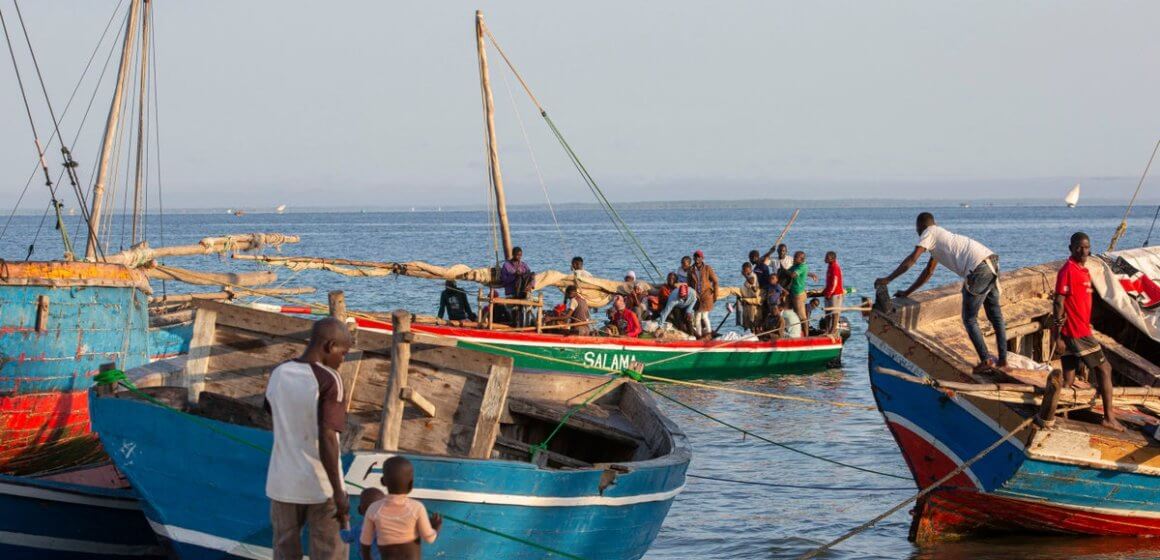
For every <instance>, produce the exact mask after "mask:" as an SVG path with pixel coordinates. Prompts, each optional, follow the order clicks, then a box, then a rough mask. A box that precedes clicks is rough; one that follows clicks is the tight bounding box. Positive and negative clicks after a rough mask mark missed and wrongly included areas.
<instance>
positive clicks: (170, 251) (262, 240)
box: [105, 233, 299, 267]
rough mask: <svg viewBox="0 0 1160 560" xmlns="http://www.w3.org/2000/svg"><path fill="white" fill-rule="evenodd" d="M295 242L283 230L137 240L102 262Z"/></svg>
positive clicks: (132, 262) (143, 261) (133, 263)
mask: <svg viewBox="0 0 1160 560" xmlns="http://www.w3.org/2000/svg"><path fill="white" fill-rule="evenodd" d="M298 241H299V239H298V236H297V235H287V234H284V233H246V234H240V235H223V236H218V237H206V238H203V239H202V240H201V241H199V242H197V243H192V244H189V245H174V246H170V247H157V248H153V247H150V246H149V243H148V242H141V243H138V244H137V245H135V246H133V247H132V248H129V249H126V250H124V251H121V252H119V253H114V254H112V255H108V256H107V257H105V262H110V263H114V264H123V265H125V266H128V267H138V266H144V265H147V264H149V263H151V262H154V261H156V260H157V259H161V258H166V257H188V256H193V255H213V254H219V253H228V252H231V251H253V250H256V249H261V248H264V247H275V248H276V247H281V246H282V245H283V244H286V243H298Z"/></svg>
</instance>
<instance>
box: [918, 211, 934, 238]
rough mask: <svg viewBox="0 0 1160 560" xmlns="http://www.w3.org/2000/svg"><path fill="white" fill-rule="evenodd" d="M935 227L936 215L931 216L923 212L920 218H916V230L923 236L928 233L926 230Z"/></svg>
mask: <svg viewBox="0 0 1160 560" xmlns="http://www.w3.org/2000/svg"><path fill="white" fill-rule="evenodd" d="M933 225H935V223H934V214H931V213H930V212H923V213H921V214H919V215H918V218H915V220H914V229H915V231H917V232H918V234H919V235H922V232H924V231H926V228H928V227H930V226H933Z"/></svg>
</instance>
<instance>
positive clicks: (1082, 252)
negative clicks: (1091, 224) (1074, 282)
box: [1067, 231, 1092, 264]
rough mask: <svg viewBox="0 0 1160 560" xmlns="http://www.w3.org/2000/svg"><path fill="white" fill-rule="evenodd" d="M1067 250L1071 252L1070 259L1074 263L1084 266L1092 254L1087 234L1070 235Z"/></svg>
mask: <svg viewBox="0 0 1160 560" xmlns="http://www.w3.org/2000/svg"><path fill="white" fill-rule="evenodd" d="M1067 248H1068V249H1070V250H1071V258H1073V259H1075V262H1078V263H1079V264H1084V263H1086V262H1087V259H1088V256H1090V255H1091V254H1092V241H1091V239H1090V238H1089V237H1088V234H1086V233H1084V232H1082V231H1077V232H1075V233H1073V234H1071V243H1070V244H1069V245H1068V246H1067Z"/></svg>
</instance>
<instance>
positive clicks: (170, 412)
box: [91, 302, 691, 559]
mask: <svg viewBox="0 0 1160 560" xmlns="http://www.w3.org/2000/svg"><path fill="white" fill-rule="evenodd" d="M197 305H198V313H207V312H208V313H212V314H213V315H214V316H215V321H214V327H213V329H212V331H211V333H212V334H211V335H207V336H212V339H211V340H212V342H211V343H210V344H209V345H208V348H210V350H209V352H208V355H202V354H200V353H197V352H195V353H194V355H192V357H188V356H187V357H180V358H176V359H172V360H163V361H160V362H156V363H154V364H151V365H148V366H145V367H142V368H138V369H137V370H134V371H131V372H129V375H130V377H131V378H133V379H136V380H137V382H138V384H139V385H142V386H149V387H150V388H147V389H143V390H144V391H147V392H148V394H150V395H151V397H152V399H155V400H157V401H159V402H161V403H164V404H157V403H155V402H150V401H147V400H145V399H142V398H140V397H139V396H138V395H137V394H135V393H132V392H124V391H122V392H118V393H115V394H112V395H102V396H95V397H93V398H92V400H91V408H92V417H93V422H94V426H95V428H96V430H97V431H98V432H99V433H100V437H101V441H102V442H103V443H104V445H105V449H107V450H109V453H110V455H111V456H112V457H113V460H114V461H115V463H116V465H117V467H118V469H120V470H121V471H122V472H123V473H124V474H125V475H126V476H127V477H128V478H129V480H130V482H131V483H132V485H133V487H134V488H135V489H136V490H137V491H138V492H139V493H140V495H141V497H142V500H143V502H144V509H145V514H146V516H147V517H148V519H149V522H150V525H152V526H153V528H154V529H155V530H156V531H157V534H158V535H159V536H160V537H161V538H162V540H163V542H165V543H167V545H168V546H169V547H170V550H171V551H172V552H173V553H174V554H176V555H178V556H180V557H181V558H268V557H270V554H271V550H270V543H271V531H270V525H269V501H268V500H267V498H266V496H265V476H266V468H267V463H268V460H269V449H270V447H271V446H272V440H273V436H272V433H271V432H270V431H269V427H268V426H269V424H268V422H269V420H268V416H267V415H266V413H265V412H264V411H262V410H261V408H260V403H261V402H262V396H263V394H264V389H265V384H266V378H267V375H268V374H269V372H270V370H271V369H272V368H273V367H274V366H275V365H277V364H278V363H280V362H282V361H284V360H286V359H289V358H291V357H294V356H296V355H298V354H299V353H300V352H301V351H302V349H303V340H304V338H305V336H306V334H307V333H308V332H309V328H310V326H311V324H312V323H313V322H312V321H311V320H309V319H301V318H293V317H286V316H284V315H281V314H278V313H270V312H266V311H260V310H256V309H251V308H245V307H240V306H234V305H227V304H220V303H215V302H199V303H198V304H197ZM412 334H414V336H415V344H414V345H413V347H414V348H413V354H412V356H411V359H410V366H409V368H407V369H406V370H405V371H407V372H408V373H407V375H408V378H409V380H408V381H407V382H406V387H407V388H408V390H409V391H411V392H412V393H417V394H420V395H422V398H419V399H417V400H418V401H427V402H429V403H431V405H432V408H431V410H430V411H427V412H424V411H422V410H414V409H411V408H408V409H407V411H406V414H405V415H404V416H403V417H402V420H401V421H400V422H397V423H393V422H388V428H389V429H388V431H391V430H394V431H395V433H397V437H398V441H399V446H398V450H397V451H385V450H384V449H383V448H382V446H381V445H379V443H378V434H379V431H380V430H379V426H380V418H381V416H382V410H383V403H384V398H385V396H386V395H387V394H388V389H387V387H388V386H389V385H391V384H392V383H395V381H393V380H391V379H389V377H390V375H391V374H390V371H391V356H390V355H389V354H388V353H387V352H386V350H385V349H386V348H389V347H390V346H391V343H392V339H391V336H390V335H384V334H381V333H375V332H369V331H359V333H358V341H357V345H356V349H355V351H354V352H353V353H352V355H351V358H353V359H350V360H348V362H347V364H345V365H344V367H343V369H342V370H341V371H340V373H341V374H342V375H343V377H344V386H345V387H347V388H348V394H349V398H350V401H349V402H350V403H351V404H350V406H351V409H350V421H349V425H348V430H347V433H346V434H345V435H344V438H343V450H344V455H343V461H342V463H343V469H344V472H345V480H346V484H347V490H348V492H349V493H350V494H351V495H352V497H356V496H357V495H358V493H359V491H360V490H361V489H362V488H365V487H369V486H379V478H380V475H381V471H380V468H381V465H382V462H383V461H384V460H385V459H386V458H387V457H390V456H391V455H394V454H395V453H402V454H404V455H406V456H407V457H408V458H409V459H411V460H412V461H413V462H414V463H415V472H416V477H415V492H414V494H413V496H414V497H415V498H417V499H420V500H423V501H424V503H425V504H426V506H427V508H428V509H429V510H430V511H433V512H440V513H443V514H444V515H445V516H446V518H447V519H448V521H446V522H445V524H444V529H443V531H442V534H441V535H440V537H439V540H438V541H437V542H436V543H435V544H433V545H430V546H425V548H424V550H425V554H426V555H428V556H430V557H439V558H444V557H446V558H541V557H545V556H547V553H546V552H545V551H544V550H543V549H538V548H535V547H533V546H530V545H528V544H526V543H523V542H520V541H519V540H516V539H520V540H524V541H530V542H532V543H536V544H538V545H541V546H546V547H549V548H551V549H555V550H559V551H563V552H566V553H569V554H574V555H577V556H580V557H584V558H601V559H609V558H611V559H618V558H639V557H641V556H642V555H644V553H645V552H646V551H647V550H648V547H649V545H650V544H651V543H652V541H653V540H654V539H655V537H656V535H657V533H658V531H659V530H660V527H661V524H662V522H663V521H664V519H665V516H666V515H667V513H668V510H669V507H670V505H671V504H672V501H673V499H674V497H675V496H676V495H677V494H678V493H679V492H680V491H681V489H682V488H683V487H684V484H685V471H686V469H687V467H688V464H689V460H690V458H691V452H690V449H689V447H688V443H687V441H686V438H685V436H684V435H683V434H682V433H681V432H680V431H679V429H678V428H676V427H675V426H674V425H673V424H672V422H670V421H669V420H668V419H666V418H665V417H664V416H663V415H661V413H660V412H659V410H658V409H657V407H656V406H655V403H654V402H653V401H652V399H651V397H650V396H649V395H648V394H647V392H646V391H645V389H644V388H643V387H641V386H640V385H639V384H636V383H633V382H630V381H625V380H622V379H609V378H599V377H595V376H590V375H576V374H554V373H518V372H517V373H512V372H511V367H512V361H511V358H508V357H503V356H496V355H491V354H485V353H481V352H476V351H473V350H467V349H462V348H455V347H454V346H453V345H454V341H448V340H444V339H439V338H436V337H431V336H429V335H423V334H421V333H412ZM194 346H195V347H201V346H202V345H201V343H200V342H199V341H198V339H197V337H195V341H194ZM199 371H204V372H206V373H205V376H204V377H201V376H199V375H198V374H197V372H199ZM505 379H510V381H506V382H505V381H504V380H505ZM504 385H506V390H504ZM201 386H204V390H203V391H200V392H198V391H197V388H198V387H201ZM392 392H393V391H392ZM594 392H598V394H597V395H596V396H595V397H594V400H592V402H591V403H590V404H588V405H586V406H583V407H582V408H581V409H580V410H579V412H577V413H576V414H575V415H573V416H571V417H570V418H569V419H568V420H567V422H566V424H565V425H564V427H563V429H561V430H560V432H559V433H558V434H557V435H556V436H555V437H554V438H552V439H551V440H550V441H549V442H548V445H547V448H546V451H544V452H539V453H533V452H532V448H533V446H535V445H536V444H538V443H541V442H542V441H543V440H544V439H546V438H547V436H548V434H549V433H550V432H551V431H552V429H553V428H555V427H556V425H557V424H558V423H559V422H560V421H561V420H562V419H563V418H564V416H565V414H566V412H567V411H568V410H569V408H570V407H572V406H574V405H578V404H580V403H582V402H584V401H585V400H586V399H588V398H589V397H593V393H594ZM502 393H506V394H505V395H503V396H500V395H501V394H502ZM493 397H495V398H493ZM412 402H415V401H412ZM483 402H488V403H491V404H490V405H481V403H483ZM178 409H180V411H179V410H178ZM431 413H433V416H432V415H431ZM487 434H491V436H490V437H491V442H489V441H488V437H489V436H488V435H487ZM354 501H356V502H357V500H354ZM356 505H357V504H354V505H352V507H355V506H356ZM455 520H461V521H465V522H467V523H470V524H473V525H476V526H478V527H482V528H485V529H487V530H488V531H494V532H498V533H501V534H504V535H508V536H510V537H514V538H505V537H503V536H499V535H496V534H495V533H492V532H487V531H482V530H480V529H479V528H476V527H471V526H469V525H466V524H460V523H459V522H457V521H455ZM356 556H357V552H356V551H352V556H351V557H352V558H355V557H356Z"/></svg>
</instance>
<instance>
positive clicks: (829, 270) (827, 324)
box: [818, 251, 846, 334]
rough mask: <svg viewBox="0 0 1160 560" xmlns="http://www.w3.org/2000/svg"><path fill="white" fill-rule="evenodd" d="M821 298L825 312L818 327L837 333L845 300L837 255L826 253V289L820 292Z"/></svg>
mask: <svg viewBox="0 0 1160 560" xmlns="http://www.w3.org/2000/svg"><path fill="white" fill-rule="evenodd" d="M822 297H824V298H826V308H827V309H829V310H830V311H828V312H826V315H825V318H824V319H823V320H822V324H819V325H818V327H819V328H820V329H821V330H823V331H825V332H827V333H831V334H832V333H835V332H837V331H838V323H839V322H840V319H841V317H842V312H841V307H842V303H843V301H844V300H845V298H846V288H844V287H843V286H842V267H841V265H839V264H838V253H835V252H834V251H827V252H826V287H825V289H823V290H822Z"/></svg>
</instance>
